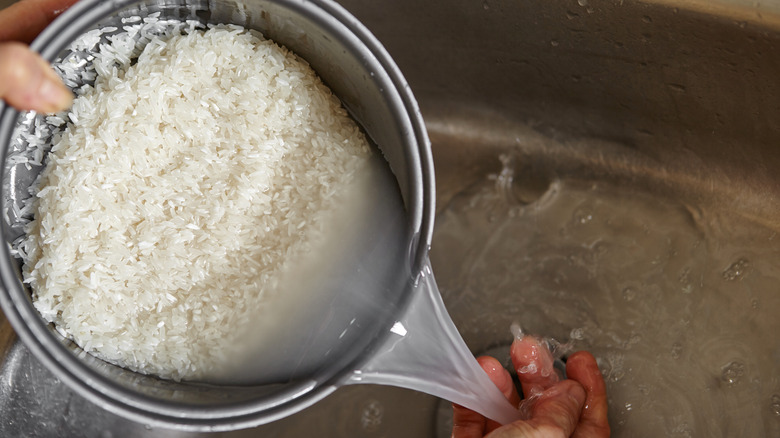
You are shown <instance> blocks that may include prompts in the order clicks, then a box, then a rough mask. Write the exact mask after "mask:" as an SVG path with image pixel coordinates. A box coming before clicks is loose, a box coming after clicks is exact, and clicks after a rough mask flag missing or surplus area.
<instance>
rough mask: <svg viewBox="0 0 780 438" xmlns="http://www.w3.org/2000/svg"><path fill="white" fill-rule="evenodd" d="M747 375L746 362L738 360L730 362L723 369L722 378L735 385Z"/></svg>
mask: <svg viewBox="0 0 780 438" xmlns="http://www.w3.org/2000/svg"><path fill="white" fill-rule="evenodd" d="M744 375H745V364H743V363H742V362H738V361H733V362H729V363H727V364H726V365H724V366H723V368H722V369H721V374H720V378H721V379H722V380H723V381H724V382H726V383H728V384H729V385H734V384H736V383H737V382H739V381H740V379H742V376H744Z"/></svg>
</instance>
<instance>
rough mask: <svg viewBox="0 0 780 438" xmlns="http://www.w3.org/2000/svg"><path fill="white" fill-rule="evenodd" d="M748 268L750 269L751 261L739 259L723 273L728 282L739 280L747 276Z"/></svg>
mask: <svg viewBox="0 0 780 438" xmlns="http://www.w3.org/2000/svg"><path fill="white" fill-rule="evenodd" d="M748 268H750V261H749V260H747V259H744V258H742V259H739V260H737V261H736V262H734V263H732V264H731V265H729V267H728V268H726V270H725V271H723V279H724V280H726V281H734V280H739V279H740V278H742V277H744V276H745V274H746V273H747V270H748Z"/></svg>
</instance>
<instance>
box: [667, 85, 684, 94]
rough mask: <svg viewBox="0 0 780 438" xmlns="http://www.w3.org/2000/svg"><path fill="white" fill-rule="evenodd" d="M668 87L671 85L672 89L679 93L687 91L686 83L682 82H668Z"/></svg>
mask: <svg viewBox="0 0 780 438" xmlns="http://www.w3.org/2000/svg"><path fill="white" fill-rule="evenodd" d="M666 86H667V87H669V89H670V90H674V91H676V92H678V93H685V85H681V84H666Z"/></svg>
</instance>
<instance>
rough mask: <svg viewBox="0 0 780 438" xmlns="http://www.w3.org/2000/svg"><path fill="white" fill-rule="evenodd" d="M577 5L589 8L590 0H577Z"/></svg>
mask: <svg viewBox="0 0 780 438" xmlns="http://www.w3.org/2000/svg"><path fill="white" fill-rule="evenodd" d="M577 4H578V5H580V6H588V0H577Z"/></svg>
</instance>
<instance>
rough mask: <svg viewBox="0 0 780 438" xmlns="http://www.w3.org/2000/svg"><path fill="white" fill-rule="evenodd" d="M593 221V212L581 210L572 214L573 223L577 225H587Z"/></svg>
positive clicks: (586, 209)
mask: <svg viewBox="0 0 780 438" xmlns="http://www.w3.org/2000/svg"><path fill="white" fill-rule="evenodd" d="M592 220H593V212H591V211H590V209H589V208H581V209H578V210H577V211H575V212H574V222H575V223H578V224H583V225H584V224H587V223H588V222H590V221H592Z"/></svg>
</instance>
